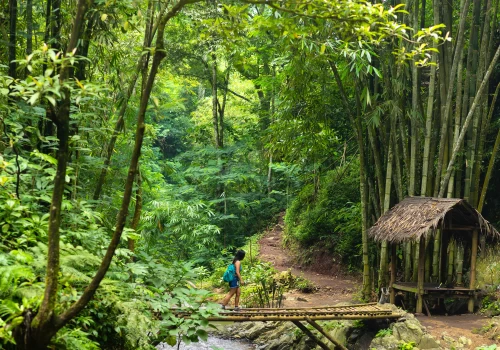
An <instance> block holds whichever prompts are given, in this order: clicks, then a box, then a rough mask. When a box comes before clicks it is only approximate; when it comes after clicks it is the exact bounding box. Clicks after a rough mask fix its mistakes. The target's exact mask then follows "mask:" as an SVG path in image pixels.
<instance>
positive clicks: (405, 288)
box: [393, 283, 417, 293]
mask: <svg viewBox="0 0 500 350" xmlns="http://www.w3.org/2000/svg"><path fill="white" fill-rule="evenodd" d="M393 288H394V289H397V290H402V291H405V292H412V293H417V287H410V286H406V285H404V284H399V283H394V284H393Z"/></svg>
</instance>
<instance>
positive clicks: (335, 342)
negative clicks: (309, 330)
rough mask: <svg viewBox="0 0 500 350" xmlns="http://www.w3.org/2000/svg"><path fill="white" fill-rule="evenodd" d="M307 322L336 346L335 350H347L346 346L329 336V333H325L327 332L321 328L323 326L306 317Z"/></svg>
mask: <svg viewBox="0 0 500 350" xmlns="http://www.w3.org/2000/svg"><path fill="white" fill-rule="evenodd" d="M306 321H307V323H309V324H310V325H311V326H313V327H314V328H316V330H317V331H318V332H320V333H321V334H323V336H324V337H325V338H326V339H328V340H329V341H331V342H332V343H333V344H334V345H335V349H341V350H347V348H346V347H345V346H344V345H342V344H340V343H339V342H338V341H337V340H336V339H335V338H334V337H332V336H331V335H330V334H328V333H327V332H325V330H324V329H323V328H321V326H320V325H319V324H317V323H316V322H314V321H313V320H311V319H310V318H309V317H306Z"/></svg>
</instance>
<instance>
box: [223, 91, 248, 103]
mask: <svg viewBox="0 0 500 350" xmlns="http://www.w3.org/2000/svg"><path fill="white" fill-rule="evenodd" d="M227 91H228V92H230V93H232V94H233V95H234V96H236V97H239V98H241V99H242V100H245V101H247V102H252V101H251V100H250V99H249V98H247V97H245V96H243V95H240V94H239V93H237V92H236V91H233V90H231V89H229V88H227Z"/></svg>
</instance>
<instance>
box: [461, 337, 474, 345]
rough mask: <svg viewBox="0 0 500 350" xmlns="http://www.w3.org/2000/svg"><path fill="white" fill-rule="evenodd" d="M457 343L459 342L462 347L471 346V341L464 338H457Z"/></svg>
mask: <svg viewBox="0 0 500 350" xmlns="http://www.w3.org/2000/svg"><path fill="white" fill-rule="evenodd" d="M458 341H459V343H461V344H463V345H471V344H472V340H470V339H469V338H466V337H464V336H461V337H459V338H458Z"/></svg>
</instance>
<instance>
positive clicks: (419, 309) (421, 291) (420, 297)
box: [415, 236, 425, 314]
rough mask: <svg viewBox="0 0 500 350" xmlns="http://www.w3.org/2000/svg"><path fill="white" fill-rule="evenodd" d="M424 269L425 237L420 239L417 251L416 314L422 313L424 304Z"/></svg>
mask: <svg viewBox="0 0 500 350" xmlns="http://www.w3.org/2000/svg"><path fill="white" fill-rule="evenodd" d="M424 267H425V237H423V236H422V237H420V242H419V249H418V279H417V290H418V295H417V307H416V310H415V311H416V312H417V314H421V313H422V309H423V304H424V278H425V276H424Z"/></svg>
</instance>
